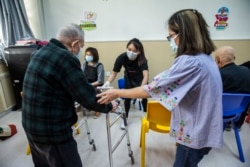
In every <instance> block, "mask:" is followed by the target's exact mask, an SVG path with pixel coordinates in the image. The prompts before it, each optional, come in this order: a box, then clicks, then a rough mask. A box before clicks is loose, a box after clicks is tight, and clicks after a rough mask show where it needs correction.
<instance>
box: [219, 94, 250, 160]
mask: <svg viewBox="0 0 250 167" xmlns="http://www.w3.org/2000/svg"><path fill="white" fill-rule="evenodd" d="M222 104H223V123H224V127H223V128H224V129H225V126H226V124H227V123H229V122H232V124H233V129H234V134H235V138H236V143H237V147H238V152H239V156H240V160H241V161H242V162H245V158H244V154H243V149H242V146H241V141H240V135H239V129H238V127H237V125H236V124H235V123H236V122H237V121H238V120H239V118H240V116H241V114H242V112H244V111H245V110H246V109H247V108H248V106H249V104H250V94H236V93H223V96H222Z"/></svg>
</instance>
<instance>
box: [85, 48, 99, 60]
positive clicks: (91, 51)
mask: <svg viewBox="0 0 250 167" xmlns="http://www.w3.org/2000/svg"><path fill="white" fill-rule="evenodd" d="M87 52H90V53H91V54H92V56H93V62H95V63H97V62H98V61H99V54H98V51H97V49H96V48H93V47H88V48H87V49H86V50H85V54H86V53H87Z"/></svg>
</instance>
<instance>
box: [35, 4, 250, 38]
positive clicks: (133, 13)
mask: <svg viewBox="0 0 250 167" xmlns="http://www.w3.org/2000/svg"><path fill="white" fill-rule="evenodd" d="M30 1H33V0H30ZM42 2H43V5H44V18H45V29H46V35H45V37H46V38H47V39H49V38H51V37H54V36H55V35H56V31H57V30H58V28H59V27H60V26H62V25H64V24H67V23H70V22H74V23H80V20H82V19H83V18H84V12H85V11H94V12H96V13H97V19H96V24H97V29H96V30H93V31H86V41H127V40H129V39H131V38H132V37H138V38H140V39H141V40H165V37H166V35H167V31H166V28H165V25H164V24H165V22H166V20H167V19H168V18H169V17H170V15H171V14H172V13H174V12H175V11H177V10H180V9H184V8H196V9H198V10H199V11H200V12H201V13H202V14H203V16H204V17H205V19H206V21H207V23H208V24H209V26H210V32H211V36H212V38H213V39H215V40H218V39H220V40H230V39H233V40H234V39H250V32H249V30H250V22H249V18H250V10H249V7H250V0H188V1H187V0H186V1H182V0H126V1H124V0H74V1H72V0H46V1H42ZM222 6H226V7H228V8H229V20H228V23H229V26H228V27H227V28H226V30H224V31H218V30H215V28H214V27H213V25H214V22H215V21H216V19H215V14H217V11H218V9H219V8H220V7H222Z"/></svg>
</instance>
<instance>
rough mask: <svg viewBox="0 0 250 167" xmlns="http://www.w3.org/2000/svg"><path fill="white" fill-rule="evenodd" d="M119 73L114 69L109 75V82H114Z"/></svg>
mask: <svg viewBox="0 0 250 167" xmlns="http://www.w3.org/2000/svg"><path fill="white" fill-rule="evenodd" d="M117 74H118V72H114V71H113V72H112V73H111V75H110V76H109V78H108V80H107V81H108V82H109V83H112V82H113V81H114V79H115V78H116V76H117Z"/></svg>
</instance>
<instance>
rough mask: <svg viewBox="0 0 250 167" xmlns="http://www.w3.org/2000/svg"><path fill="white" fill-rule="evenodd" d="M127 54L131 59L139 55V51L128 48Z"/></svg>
mask: <svg viewBox="0 0 250 167" xmlns="http://www.w3.org/2000/svg"><path fill="white" fill-rule="evenodd" d="M127 56H128V59H129V60H135V59H136V58H137V56H138V54H137V53H135V52H132V51H129V50H127Z"/></svg>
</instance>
